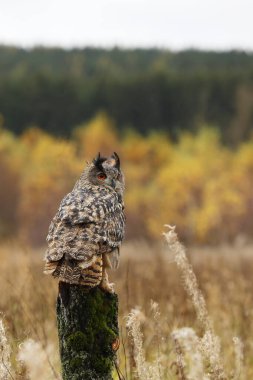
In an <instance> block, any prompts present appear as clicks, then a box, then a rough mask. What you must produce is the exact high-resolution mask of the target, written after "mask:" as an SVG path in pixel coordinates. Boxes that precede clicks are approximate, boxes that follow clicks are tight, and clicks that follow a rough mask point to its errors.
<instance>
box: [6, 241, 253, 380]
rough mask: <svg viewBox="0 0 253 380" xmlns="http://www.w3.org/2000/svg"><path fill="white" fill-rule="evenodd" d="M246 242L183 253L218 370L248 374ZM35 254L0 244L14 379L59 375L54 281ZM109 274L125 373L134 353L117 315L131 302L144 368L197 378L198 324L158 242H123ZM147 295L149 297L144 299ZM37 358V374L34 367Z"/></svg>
mask: <svg viewBox="0 0 253 380" xmlns="http://www.w3.org/2000/svg"><path fill="white" fill-rule="evenodd" d="M252 248H253V247H252V246H250V245H238V246H233V247H232V246H220V247H218V248H208V247H206V248H203V249H199V248H191V249H190V250H189V253H188V257H189V258H190V261H191V263H192V265H193V269H194V273H195V274H196V277H197V279H198V283H199V286H200V289H201V291H202V294H203V295H204V299H205V302H206V306H207V310H208V318H210V320H211V321H212V328H213V331H215V334H216V336H217V337H219V339H220V343H221V354H220V359H221V361H222V365H223V366H224V371H225V373H226V374H227V376H228V378H234V379H241V380H246V379H251V378H253V361H252V357H253V345H252V336H253V325H252V317H253V316H252V313H253V282H252V272H253V256H252V252H253V251H252ZM42 257H43V250H41V251H38V250H37V251H33V250H31V249H28V248H26V247H21V246H20V245H18V244H17V243H13V244H11V243H9V244H8V245H5V246H3V245H2V246H1V247H0V262H1V264H0V269H1V276H0V289H1V297H0V311H1V316H2V318H3V321H4V325H5V326H6V334H7V338H8V342H9V344H10V347H11V376H12V378H13V379H15V380H21V379H22V380H23V379H29V378H30V379H32V380H33V379H34V380H35V379H36V380H51V379H52V380H53V379H56V378H59V375H58V374H59V373H60V365H59V358H58V343H57V331H56V321H55V311H54V304H55V299H56V294H57V283H56V281H54V280H53V279H51V278H49V277H47V276H44V275H43V274H42ZM110 279H111V280H112V281H113V282H115V284H116V290H117V293H118V294H119V299H120V325H121V338H122V339H121V340H122V344H121V348H120V353H119V356H120V367H121V371H122V372H123V374H124V376H125V378H126V379H128V380H130V379H134V378H137V375H136V373H137V368H136V367H137V365H138V360H136V359H137V356H136V352H135V351H134V350H135V348H134V347H133V346H132V339H131V337H130V336H129V334H128V330H127V327H126V318H125V317H126V316H127V315H128V314H129V313H130V312H131V311H132V310H133V309H134V310H136V306H139V308H140V309H139V310H141V312H140V311H139V312H135V314H132V316H133V317H134V318H137V321H138V323H139V327H138V326H137V327H138V328H139V333H140V334H142V337H141V339H142V343H143V344H142V346H141V349H142V350H143V352H142V353H141V354H142V355H143V356H139V359H140V361H145V363H146V364H147V365H148V367H147V370H148V371H151V372H149V373H151V374H153V373H154V374H157V373H158V375H154V376H159V377H157V379H163V380H165V379H166V380H167V379H168V380H169V379H183V378H184V377H183V376H185V378H187V380H188V379H194V376H195V379H194V380H196V378H198V379H201V377H200V376H202V377H203V379H204V378H205V377H204V373H205V368H206V367H205V366H206V362H205V360H203V362H202V361H201V360H199V359H198V358H200V356H198V355H200V352H199V350H198V347H197V346H198V345H197V341H198V339H199V337H203V335H204V333H205V329H206V326H204V325H203V324H201V323H199V321H198V319H197V317H196V310H195V307H194V304H193V303H192V301H191V299H190V297H189V295H187V292H186V290H185V288H184V285H185V283H184V280H183V279H182V273H181V271H180V270H179V269H178V268H177V265H176V263H175V262H173V260H172V259H171V260H170V259H169V256H168V254H167V252H166V247H165V246H158V245H152V244H149V243H147V242H145V241H143V242H136V243H131V244H130V243H129V244H128V243H125V244H124V247H123V249H122V260H121V265H120V268H119V270H118V271H117V272H115V273H111V276H110ZM151 300H154V301H155V303H154V302H153V303H152V305H151ZM156 303H157V304H158V305H159V306H158V305H157V304H156ZM128 328H129V327H128ZM185 328H186V329H185ZM235 336H238V337H239V338H240V339H241V340H238V339H235V340H234V343H233V337H235ZM185 337H186V338H185ZM241 342H242V343H243V353H244V363H243V366H242V358H241V356H242V343H241ZM20 345H21V347H20ZM31 350H32V351H31ZM31 352H33V355H32V354H31ZM180 352H181V354H182V357H181V359H182V360H181V361H182V363H181V364H180V363H179V356H180V355H179V354H180ZM189 353H190V354H189ZM7 354H8V353H7ZM18 359H20V360H21V361H20V360H18ZM42 361H43V365H41V363H42ZM192 362H193V364H191V363H192ZM194 363H195V364H194ZM196 363H198V365H199V367H197V365H196ZM235 363H236V366H235ZM39 365H40V371H39V375H38V372H35V367H38V366H39ZM180 366H181V369H180ZM201 366H202V367H201ZM1 368H2V367H1ZM194 370H195V372H194ZM152 371H153V372H152ZM155 371H157V372H155ZM180 371H181V372H180ZM196 374H197V375H196ZM150 376H151V375H150ZM152 376H153V375H152ZM196 376H197V377H196ZM9 377H10V375H9ZM10 378H11V377H10ZM140 378H141V377H140ZM150 378H152V377H150ZM209 378H210V377H209V376H207V377H206V379H209ZM146 379H147V380H148V377H146Z"/></svg>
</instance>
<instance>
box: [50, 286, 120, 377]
mask: <svg viewBox="0 0 253 380" xmlns="http://www.w3.org/2000/svg"><path fill="white" fill-rule="evenodd" d="M57 322H58V332H59V345H60V356H61V364H62V377H63V380H112V369H113V365H114V361H115V359H116V354H115V352H116V350H117V349H118V345H119V329H118V297H117V295H116V294H111V293H105V292H103V291H102V290H101V289H100V288H98V287H96V288H93V289H90V290H87V288H85V287H84V286H82V285H71V284H68V283H65V282H60V283H59V295H58V298H57Z"/></svg>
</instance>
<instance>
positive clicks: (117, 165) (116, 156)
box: [112, 152, 120, 170]
mask: <svg viewBox="0 0 253 380" xmlns="http://www.w3.org/2000/svg"><path fill="white" fill-rule="evenodd" d="M112 158H113V159H114V160H115V167H116V168H117V169H118V170H119V169H120V159H119V156H118V155H117V153H116V152H113V154H112Z"/></svg>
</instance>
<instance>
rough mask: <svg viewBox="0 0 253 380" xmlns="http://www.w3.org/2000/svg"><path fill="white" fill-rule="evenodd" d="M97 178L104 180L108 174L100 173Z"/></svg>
mask: <svg viewBox="0 0 253 380" xmlns="http://www.w3.org/2000/svg"><path fill="white" fill-rule="evenodd" d="M97 178H98V179H99V180H100V181H104V180H105V179H106V175H105V174H104V173H98V175H97Z"/></svg>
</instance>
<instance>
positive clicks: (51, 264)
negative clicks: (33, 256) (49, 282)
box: [43, 261, 58, 274]
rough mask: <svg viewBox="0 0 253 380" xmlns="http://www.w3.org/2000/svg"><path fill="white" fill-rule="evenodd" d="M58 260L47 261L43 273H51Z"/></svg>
mask: <svg viewBox="0 0 253 380" xmlns="http://www.w3.org/2000/svg"><path fill="white" fill-rule="evenodd" d="M57 265H58V261H47V262H46V264H45V267H44V271H43V273H45V274H53V273H54V271H55V269H56V268H57Z"/></svg>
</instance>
